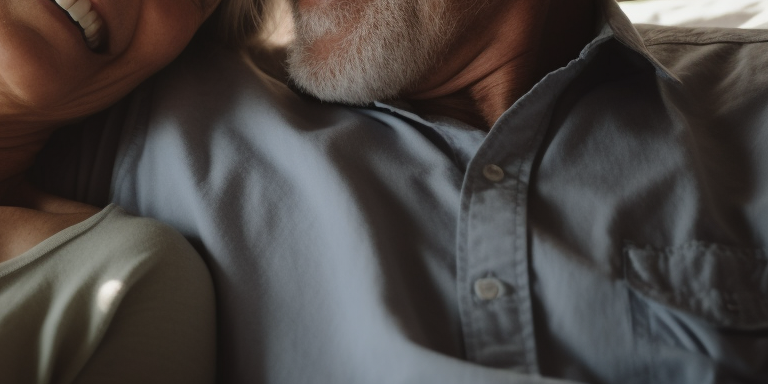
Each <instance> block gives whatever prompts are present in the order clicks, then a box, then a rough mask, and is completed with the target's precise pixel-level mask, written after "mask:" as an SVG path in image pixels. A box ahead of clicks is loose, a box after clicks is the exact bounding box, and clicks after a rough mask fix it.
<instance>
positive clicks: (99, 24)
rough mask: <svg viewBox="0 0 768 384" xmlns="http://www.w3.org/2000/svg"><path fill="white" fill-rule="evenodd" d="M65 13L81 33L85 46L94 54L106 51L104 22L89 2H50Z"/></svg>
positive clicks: (65, 0)
mask: <svg viewBox="0 0 768 384" xmlns="http://www.w3.org/2000/svg"><path fill="white" fill-rule="evenodd" d="M51 1H54V2H55V3H56V4H57V5H58V6H59V7H60V8H61V9H63V10H64V11H66V12H67V14H68V15H69V18H70V19H71V20H72V22H74V23H75V25H77V26H78V27H79V28H80V30H81V31H82V33H83V39H84V40H85V44H86V45H87V46H88V48H89V49H91V50H92V51H94V52H100V51H103V50H105V49H106V45H107V38H106V36H107V31H106V28H105V26H104V20H102V18H101V16H99V14H98V13H97V12H96V10H94V9H93V7H92V6H91V2H90V0H51Z"/></svg>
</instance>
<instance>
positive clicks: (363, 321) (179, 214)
mask: <svg viewBox="0 0 768 384" xmlns="http://www.w3.org/2000/svg"><path fill="white" fill-rule="evenodd" d="M603 12H604V16H605V20H604V21H605V22H604V24H602V29H601V30H600V33H599V34H598V35H597V36H596V38H595V40H594V41H593V42H592V43H590V44H589V45H588V46H587V47H585V49H584V51H583V52H582V54H581V55H580V57H578V58H576V59H575V60H574V61H572V62H571V63H570V64H569V65H568V66H567V67H566V68H562V69H559V70H557V71H555V72H553V73H550V74H549V75H548V76H546V77H545V78H544V79H542V80H541V82H540V83H538V84H537V85H536V86H535V87H534V88H533V89H532V90H531V91H530V92H529V93H528V94H526V95H525V96H524V97H523V98H521V99H520V100H519V101H517V102H516V103H515V104H514V105H513V106H512V107H511V108H510V109H509V110H508V111H506V113H505V114H504V115H503V116H502V117H501V118H500V119H499V120H498V121H497V123H496V124H495V126H494V127H493V129H492V130H491V132H490V133H489V134H487V135H485V134H484V133H483V132H480V131H478V130H475V129H473V128H472V127H468V126H466V125H464V124H462V123H460V122H457V121H453V120H449V119H445V118H439V117H419V116H416V115H413V114H411V113H409V112H408V111H407V106H405V105H398V106H393V105H386V104H377V105H375V106H371V107H370V108H360V109H351V108H345V107H342V106H337V105H330V104H321V103H318V102H316V101H314V100H311V99H309V98H306V97H302V96H298V95H296V94H295V93H294V92H292V91H291V90H290V89H289V88H287V87H286V86H284V85H283V84H281V83H279V82H277V81H275V80H273V79H271V78H269V77H268V76H266V75H264V74H263V73H262V72H260V71H259V70H258V69H256V68H254V67H252V66H251V64H250V63H249V62H248V61H247V60H244V59H242V58H241V57H239V56H237V55H233V54H228V53H226V52H222V51H218V52H210V51H204V50H203V51H190V52H188V53H187V55H186V56H184V57H183V58H182V59H181V60H180V61H179V62H177V63H176V65H174V66H173V67H171V68H169V69H168V70H167V71H166V72H165V73H164V74H163V75H162V76H160V77H158V78H157V79H156V81H155V83H153V84H151V85H148V86H147V88H145V89H143V90H142V91H140V92H137V93H136V94H134V96H133V98H132V99H131V100H130V103H128V104H130V105H132V106H134V107H136V111H139V113H138V114H137V115H136V116H135V117H134V118H133V119H131V121H130V122H128V123H126V124H125V125H116V126H112V127H110V128H111V129H122V130H123V135H124V136H123V138H122V140H121V142H120V150H119V153H118V156H117V162H116V164H115V172H114V176H113V180H112V199H113V200H114V201H116V202H119V203H120V204H122V205H124V206H126V207H127V208H128V209H129V210H130V211H132V212H137V213H140V214H142V215H150V216H153V217H157V218H159V219H161V220H164V221H166V222H167V223H169V224H171V225H173V226H175V227H176V228H178V229H179V230H180V231H182V233H183V234H184V235H185V236H187V237H188V238H189V239H190V240H191V241H192V242H193V244H195V245H196V246H197V248H198V249H199V250H200V251H201V252H202V253H203V256H204V257H205V258H206V260H207V262H208V264H209V266H210V267H211V271H212V273H213V279H214V283H215V285H216V289H217V293H218V298H219V301H218V305H219V319H220V335H221V339H220V345H219V346H220V349H219V367H220V371H219V372H220V376H219V382H221V383H253V382H264V383H388V384H391V383H441V384H451V383H457V384H458V383H547V382H560V381H559V380H563V381H565V382H589V383H647V384H657V383H676V384H705V383H731V382H764V381H766V380H768V337H767V335H768V312H766V305H768V304H766V302H765V300H764V298H765V297H766V295H768V275H767V274H768V272H766V256H765V250H764V249H765V247H766V242H768V219H766V218H768V199H766V198H765V196H768V168H766V167H768V165H767V164H768V130H767V128H766V127H767V126H768V71H765V68H766V66H767V64H768V32H763V31H738V30H719V29H677V28H661V27H642V28H641V30H640V32H639V33H638V31H637V30H636V29H635V28H634V27H633V26H632V25H631V24H630V23H629V21H628V20H627V19H626V18H625V17H624V15H623V14H622V13H621V12H620V10H619V9H618V7H617V5H616V4H615V3H613V2H606V4H605V7H604V9H603ZM94 182H98V181H94ZM731 275H733V276H731Z"/></svg>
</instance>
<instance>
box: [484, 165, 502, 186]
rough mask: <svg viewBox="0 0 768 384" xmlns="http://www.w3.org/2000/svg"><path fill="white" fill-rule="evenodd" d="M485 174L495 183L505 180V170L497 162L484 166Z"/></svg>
mask: <svg viewBox="0 0 768 384" xmlns="http://www.w3.org/2000/svg"><path fill="white" fill-rule="evenodd" d="M483 176H485V178H486V179H488V180H490V181H492V182H494V183H498V182H499V181H502V180H504V170H503V169H501V167H499V166H498V165H496V164H488V165H486V166H485V167H483Z"/></svg>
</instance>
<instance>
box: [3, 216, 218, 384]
mask: <svg viewBox="0 0 768 384" xmlns="http://www.w3.org/2000/svg"><path fill="white" fill-rule="evenodd" d="M214 313H215V304H214V296H213V289H212V285H211V281H210V277H209V275H208V273H207V270H206V268H205V265H204V264H203V262H202V260H201V259H200V257H199V255H198V254H197V253H196V252H195V251H194V249H192V247H191V246H190V245H189V243H187V242H186V241H185V240H184V238H183V237H181V236H180V235H179V234H178V233H177V232H175V231H173V230H172V229H170V228H169V227H167V226H166V225H163V224H160V223H158V222H156V221H154V220H149V219H142V218H136V217H133V216H129V215H126V214H125V213H124V212H123V211H122V209H120V208H117V207H116V206H109V207H107V208H105V209H104V210H102V211H101V212H100V213H98V214H96V215H95V216H93V217H91V218H89V219H88V220H86V221H84V222H82V223H80V224H77V225H75V226H73V227H70V228H67V229H65V230H64V231H62V232H59V233H58V234H56V235H54V236H53V237H51V238H49V239H47V240H45V241H44V242H42V243H41V244H39V245H37V246H36V247H34V248H33V249H31V250H29V251H28V252H25V253H24V254H22V255H20V256H18V257H16V258H14V259H11V260H9V261H6V262H4V263H1V264H0V382H3V383H19V384H21V383H24V384H35V383H39V384H48V383H51V384H53V383H56V384H59V383H61V384H63V383H78V384H85V383H94V384H96V383H110V384H119V383H125V384H129V383H130V384H135V383H158V384H159V383H163V384H167V383H185V384H186V383H200V384H203V383H213V382H214V377H215V332H216V329H215V314H214Z"/></svg>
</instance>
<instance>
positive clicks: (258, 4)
mask: <svg viewBox="0 0 768 384" xmlns="http://www.w3.org/2000/svg"><path fill="white" fill-rule="evenodd" d="M278 1H281V0H222V1H221V4H219V8H218V9H217V10H216V11H215V12H214V13H213V15H211V18H210V19H209V21H208V24H210V25H209V26H208V27H209V28H211V30H209V32H212V33H214V34H215V35H216V36H217V37H218V38H219V40H221V41H222V42H223V43H225V44H226V45H229V46H232V47H243V46H245V45H246V44H248V43H250V42H253V41H254V39H256V38H258V37H259V36H260V33H261V32H262V29H263V28H264V26H265V23H266V19H267V18H268V17H269V16H270V15H271V12H272V10H273V9H274V8H275V6H277V3H278Z"/></svg>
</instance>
